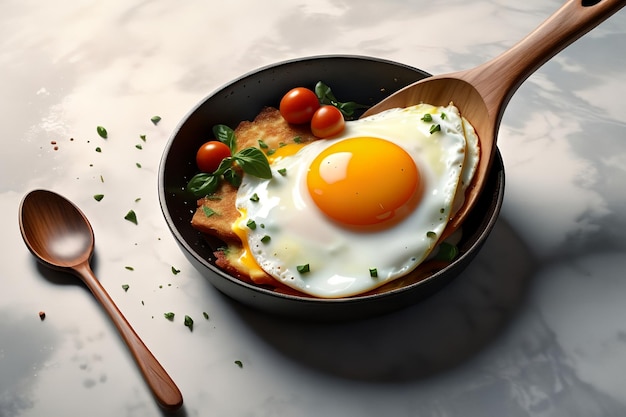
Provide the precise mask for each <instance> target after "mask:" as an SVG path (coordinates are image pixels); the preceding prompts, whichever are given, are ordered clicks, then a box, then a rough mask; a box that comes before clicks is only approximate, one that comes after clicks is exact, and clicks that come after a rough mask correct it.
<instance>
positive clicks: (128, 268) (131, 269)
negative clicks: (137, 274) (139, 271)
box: [124, 266, 135, 271]
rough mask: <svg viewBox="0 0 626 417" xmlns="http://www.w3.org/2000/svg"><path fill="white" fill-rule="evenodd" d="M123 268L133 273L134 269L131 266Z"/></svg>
mask: <svg viewBox="0 0 626 417" xmlns="http://www.w3.org/2000/svg"><path fill="white" fill-rule="evenodd" d="M124 268H125V269H127V270H129V271H134V270H135V268H133V267H132V266H125V267H124Z"/></svg>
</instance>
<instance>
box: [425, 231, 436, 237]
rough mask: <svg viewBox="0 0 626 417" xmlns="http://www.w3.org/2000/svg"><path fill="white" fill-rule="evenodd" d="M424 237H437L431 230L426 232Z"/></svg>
mask: <svg viewBox="0 0 626 417" xmlns="http://www.w3.org/2000/svg"><path fill="white" fill-rule="evenodd" d="M426 237H427V238H429V239H435V238H437V233H435V232H432V231H430V232H426Z"/></svg>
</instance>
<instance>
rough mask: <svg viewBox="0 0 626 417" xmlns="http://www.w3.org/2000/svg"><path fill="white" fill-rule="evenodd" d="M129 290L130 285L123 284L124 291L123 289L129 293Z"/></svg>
mask: <svg viewBox="0 0 626 417" xmlns="http://www.w3.org/2000/svg"><path fill="white" fill-rule="evenodd" d="M129 288H130V285H128V284H123V285H122V289H123V290H124V291H128V289H129Z"/></svg>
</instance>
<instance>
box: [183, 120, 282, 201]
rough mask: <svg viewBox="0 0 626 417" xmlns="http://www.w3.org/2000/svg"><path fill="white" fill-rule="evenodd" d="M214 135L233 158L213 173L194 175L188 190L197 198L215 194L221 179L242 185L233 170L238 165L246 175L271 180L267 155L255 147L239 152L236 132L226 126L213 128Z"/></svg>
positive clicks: (237, 185) (225, 160)
mask: <svg viewBox="0 0 626 417" xmlns="http://www.w3.org/2000/svg"><path fill="white" fill-rule="evenodd" d="M213 134H214V135H215V137H216V138H217V140H219V141H220V142H222V143H224V144H225V145H227V146H228V148H229V149H230V151H231V156H229V157H227V158H224V159H223V160H222V162H221V163H220V165H219V167H218V168H217V169H216V170H215V172H212V173H206V172H202V173H199V174H196V175H194V176H193V177H192V178H191V180H189V182H188V183H187V190H188V191H190V192H191V193H192V194H193V195H194V196H195V197H202V196H206V195H209V194H212V193H214V192H215V191H216V190H217V187H218V186H219V184H220V181H221V179H222V178H223V179H224V180H226V181H228V182H229V183H230V184H232V185H233V186H234V187H239V185H240V184H241V176H240V174H239V172H238V171H237V170H235V169H233V166H234V165H235V164H236V165H238V166H239V167H240V168H241V170H243V172H244V173H246V174H248V175H252V176H255V177H259V178H263V179H270V178H272V170H271V168H270V164H269V162H268V160H267V157H266V156H265V154H264V153H263V152H262V151H261V150H260V149H259V148H255V147H253V146H251V147H249V148H245V149H242V150H241V151H237V149H236V146H237V142H236V141H235V132H234V130H233V129H231V128H230V127H228V126H226V125H216V126H214V127H213Z"/></svg>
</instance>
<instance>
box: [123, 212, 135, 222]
mask: <svg viewBox="0 0 626 417" xmlns="http://www.w3.org/2000/svg"><path fill="white" fill-rule="evenodd" d="M124 219H126V220H128V221H129V222H131V223H135V224H137V214H136V213H135V211H134V210H129V211H128V213H126V216H124Z"/></svg>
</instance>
